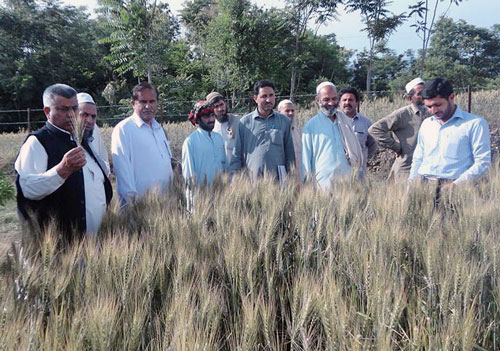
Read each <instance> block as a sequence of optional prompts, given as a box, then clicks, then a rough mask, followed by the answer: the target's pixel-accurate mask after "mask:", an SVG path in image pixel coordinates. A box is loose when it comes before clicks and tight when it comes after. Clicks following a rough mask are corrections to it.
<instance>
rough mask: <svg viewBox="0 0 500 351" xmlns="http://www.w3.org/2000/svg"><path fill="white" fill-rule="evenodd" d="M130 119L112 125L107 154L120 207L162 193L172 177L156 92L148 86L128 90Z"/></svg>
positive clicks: (168, 149)
mask: <svg viewBox="0 0 500 351" xmlns="http://www.w3.org/2000/svg"><path fill="white" fill-rule="evenodd" d="M131 104H132V108H133V109H134V113H133V115H132V116H130V117H128V118H126V119H124V120H123V121H121V122H120V123H118V124H117V125H116V127H115V128H114V129H113V133H112V135H111V155H112V157H113V166H114V172H115V175H116V184H117V190H118V195H119V196H120V201H121V203H122V206H125V205H127V204H130V203H133V202H134V201H135V200H136V199H137V198H139V197H141V196H143V195H144V194H145V193H147V192H148V191H152V190H158V191H164V190H166V189H167V188H168V184H169V181H170V179H171V177H172V174H173V171H172V165H171V157H172V154H171V151H170V145H169V142H168V140H167V137H166V134H165V131H164V130H163V128H162V126H161V125H160V124H159V123H158V122H157V121H156V113H157V110H158V92H157V90H156V88H155V86H154V85H152V84H151V83H141V84H139V85H137V86H135V87H134V88H133V89H132V101H131Z"/></svg>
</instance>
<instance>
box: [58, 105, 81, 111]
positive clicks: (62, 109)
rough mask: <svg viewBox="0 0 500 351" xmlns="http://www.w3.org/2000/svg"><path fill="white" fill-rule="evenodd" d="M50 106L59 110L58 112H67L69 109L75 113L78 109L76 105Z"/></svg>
mask: <svg viewBox="0 0 500 351" xmlns="http://www.w3.org/2000/svg"><path fill="white" fill-rule="evenodd" d="M51 107H54V108H55V109H56V111H57V112H60V113H68V112H69V111H70V110H71V111H73V112H75V113H76V112H77V111H78V105H75V106H51Z"/></svg>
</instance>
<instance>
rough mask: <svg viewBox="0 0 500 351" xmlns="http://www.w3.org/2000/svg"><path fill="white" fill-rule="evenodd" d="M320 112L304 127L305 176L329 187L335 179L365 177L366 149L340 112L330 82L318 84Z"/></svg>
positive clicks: (317, 96)
mask: <svg viewBox="0 0 500 351" xmlns="http://www.w3.org/2000/svg"><path fill="white" fill-rule="evenodd" d="M316 103H317V104H318V107H319V113H318V114H317V115H316V116H314V117H312V118H311V119H310V120H309V121H308V122H307V123H306V125H305V126H304V129H303V130H302V176H303V178H311V179H314V180H315V181H316V182H317V183H318V185H319V186H320V187H321V188H322V189H324V190H329V189H330V188H331V183H332V182H333V181H334V180H335V178H341V177H349V176H351V175H352V174H353V173H354V174H355V175H356V177H358V178H361V177H362V176H363V169H362V165H363V163H364V158H363V151H362V150H361V146H360V145H359V141H358V139H357V138H356V135H355V134H354V132H353V130H352V124H351V121H350V120H349V118H348V117H347V116H346V115H345V114H344V113H343V112H342V111H338V110H337V107H338V100H337V89H336V88H335V85H333V83H331V82H323V83H321V84H319V85H318V86H317V87H316Z"/></svg>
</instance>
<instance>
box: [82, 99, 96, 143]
mask: <svg viewBox="0 0 500 351" xmlns="http://www.w3.org/2000/svg"><path fill="white" fill-rule="evenodd" d="M78 114H79V116H80V118H83V120H84V121H85V132H86V134H87V135H88V136H91V135H92V132H93V131H94V126H95V121H96V119H97V107H96V106H95V105H94V104H91V103H88V102H85V103H83V104H80V105H78Z"/></svg>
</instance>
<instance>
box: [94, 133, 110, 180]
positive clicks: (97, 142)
mask: <svg viewBox="0 0 500 351" xmlns="http://www.w3.org/2000/svg"><path fill="white" fill-rule="evenodd" d="M92 134H93V136H94V141H92V145H93V147H94V150H95V151H96V153H97V155H96V156H99V157H100V158H101V160H103V161H104V164H105V165H106V167H107V169H106V170H105V171H106V172H107V174H106V175H107V176H108V177H109V169H110V168H109V156H108V152H107V151H106V145H105V144H104V140H103V139H102V134H101V131H100V130H99V127H97V125H96V126H95V127H94V132H93V133H92Z"/></svg>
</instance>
